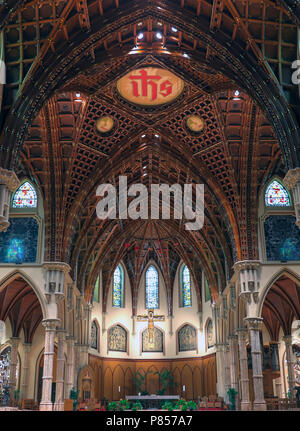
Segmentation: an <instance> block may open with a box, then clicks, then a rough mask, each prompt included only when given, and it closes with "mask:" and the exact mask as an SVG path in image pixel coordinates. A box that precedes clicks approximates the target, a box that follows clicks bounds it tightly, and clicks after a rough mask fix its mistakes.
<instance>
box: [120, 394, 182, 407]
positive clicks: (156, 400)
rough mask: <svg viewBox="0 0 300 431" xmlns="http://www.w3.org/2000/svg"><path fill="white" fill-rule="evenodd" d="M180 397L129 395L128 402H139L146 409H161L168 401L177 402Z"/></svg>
mask: <svg viewBox="0 0 300 431" xmlns="http://www.w3.org/2000/svg"><path fill="white" fill-rule="evenodd" d="M179 398H180V397H179V395H127V396H126V400H127V401H139V402H140V403H141V404H142V406H143V408H144V409H155V408H157V409H161V407H162V405H163V404H164V403H165V402H167V401H172V402H176V401H178V400H179Z"/></svg>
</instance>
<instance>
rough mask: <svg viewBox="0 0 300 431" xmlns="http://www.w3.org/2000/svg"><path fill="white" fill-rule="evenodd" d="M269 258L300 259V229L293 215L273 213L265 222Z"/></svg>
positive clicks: (277, 259)
mask: <svg viewBox="0 0 300 431" xmlns="http://www.w3.org/2000/svg"><path fill="white" fill-rule="evenodd" d="M264 231H265V242H266V255H267V260H273V261H296V260H300V230H299V229H298V227H297V225H296V219H295V217H294V216H292V215H271V216H269V217H268V218H267V219H266V220H265V222H264Z"/></svg>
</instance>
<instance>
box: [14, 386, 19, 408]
mask: <svg viewBox="0 0 300 431" xmlns="http://www.w3.org/2000/svg"><path fill="white" fill-rule="evenodd" d="M19 398H20V390H19V389H15V391H14V405H15V406H18V404H19Z"/></svg>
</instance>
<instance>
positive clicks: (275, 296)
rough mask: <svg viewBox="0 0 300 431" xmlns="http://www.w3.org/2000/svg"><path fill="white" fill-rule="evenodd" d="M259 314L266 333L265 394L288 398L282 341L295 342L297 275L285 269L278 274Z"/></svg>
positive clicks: (299, 304) (299, 297)
mask: <svg viewBox="0 0 300 431" xmlns="http://www.w3.org/2000/svg"><path fill="white" fill-rule="evenodd" d="M261 316H262V318H263V322H264V327H265V333H261V347H262V359H263V376H264V393H265V397H266V398H268V397H272V396H278V397H288V390H289V383H288V375H287V374H288V373H287V365H286V362H287V361H286V350H287V348H288V347H287V346H288V345H287V344H286V341H285V340H286V339H290V342H291V343H293V342H294V341H293V337H292V332H293V329H292V328H293V322H294V321H295V320H300V282H299V281H297V278H295V277H293V276H292V275H291V274H289V273H288V272H284V273H282V274H281V275H279V277H278V278H277V279H276V280H275V281H274V282H273V283H272V285H271V287H270V288H269V290H268V292H267V294H266V295H265V298H264V302H263V305H262V311H261ZM291 349H292V346H291ZM291 354H292V350H291ZM292 355H293V354H292ZM294 359H295V358H294ZM293 373H294V371H293ZM276 388H278V389H276Z"/></svg>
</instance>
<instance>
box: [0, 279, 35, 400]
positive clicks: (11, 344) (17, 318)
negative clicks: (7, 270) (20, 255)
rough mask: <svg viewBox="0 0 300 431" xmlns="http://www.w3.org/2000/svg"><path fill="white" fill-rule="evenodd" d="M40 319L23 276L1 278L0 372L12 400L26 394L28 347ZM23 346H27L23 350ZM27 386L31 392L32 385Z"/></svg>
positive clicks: (30, 366)
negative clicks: (4, 376) (0, 326)
mask: <svg viewBox="0 0 300 431" xmlns="http://www.w3.org/2000/svg"><path fill="white" fill-rule="evenodd" d="M42 319H43V311H42V306H41V302H40V299H39V298H38V296H37V293H36V292H35V290H34V289H33V287H32V286H31V285H30V283H29V281H28V280H27V279H26V277H25V276H23V275H22V274H20V273H19V272H15V273H14V274H12V275H11V276H10V277H7V278H6V279H5V280H3V282H2V284H0V321H2V322H4V325H5V327H4V330H3V333H2V336H1V341H2V351H1V346H0V352H1V358H0V368H2V369H3V370H4V369H5V370H6V371H3V374H4V373H5V374H6V378H8V381H9V384H10V386H11V389H10V392H11V395H10V398H11V401H12V402H17V401H18V400H19V399H21V398H26V397H27V396H28V390H29V384H30V381H31V380H32V379H31V376H32V373H34V371H35V369H34V368H35V367H34V365H33V362H32V361H30V350H31V348H32V347H33V344H34V335H35V333H36V330H37V328H38V327H39V325H40V323H41V321H42ZM24 346H29V347H30V348H29V350H28V351H26V353H25V348H24ZM4 347H5V350H4ZM21 352H22V363H21V361H20V353H21ZM8 373H9V375H8ZM12 373H13V374H12ZM2 385H3V383H2ZM30 389H31V392H32V393H33V387H32V388H30ZM15 390H17V392H15Z"/></svg>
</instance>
